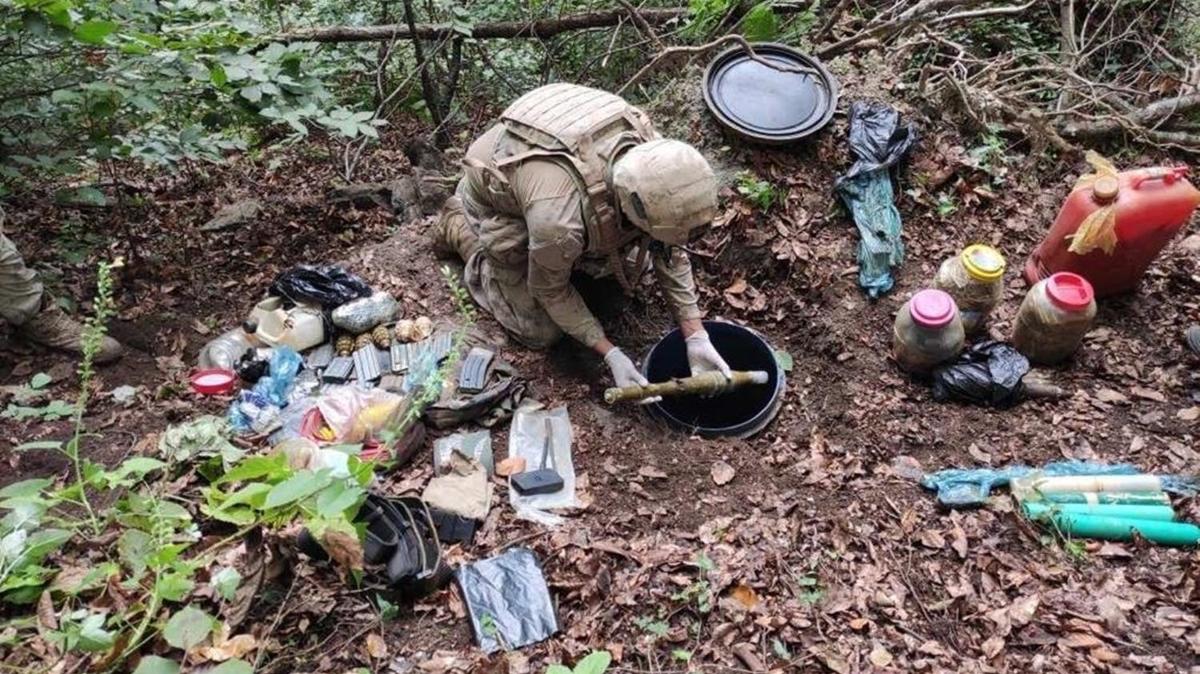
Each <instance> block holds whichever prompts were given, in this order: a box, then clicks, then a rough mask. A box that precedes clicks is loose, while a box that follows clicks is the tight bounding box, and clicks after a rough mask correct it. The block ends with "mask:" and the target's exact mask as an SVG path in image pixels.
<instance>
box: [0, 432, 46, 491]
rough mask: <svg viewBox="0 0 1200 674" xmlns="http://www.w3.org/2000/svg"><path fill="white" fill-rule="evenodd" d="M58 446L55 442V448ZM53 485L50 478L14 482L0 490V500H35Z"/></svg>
mask: <svg viewBox="0 0 1200 674" xmlns="http://www.w3.org/2000/svg"><path fill="white" fill-rule="evenodd" d="M58 444H59V443H58V442H57V441H55V442H54V445H55V447H57V446H58ZM52 484H54V480H51V479H50V478H48V477H39V478H34V479H32V480H22V481H20V482H14V483H12V484H10V485H8V486H7V487H5V488H4V489H0V499H10V498H16V499H27V498H33V497H35V496H37V495H38V494H40V493H41V492H42V490H43V489H45V488H46V487H49V486H50V485H52Z"/></svg>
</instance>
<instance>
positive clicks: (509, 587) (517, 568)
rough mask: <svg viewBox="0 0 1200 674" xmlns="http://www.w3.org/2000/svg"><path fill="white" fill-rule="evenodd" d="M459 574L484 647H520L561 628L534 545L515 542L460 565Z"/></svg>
mask: <svg viewBox="0 0 1200 674" xmlns="http://www.w3.org/2000/svg"><path fill="white" fill-rule="evenodd" d="M456 575H457V577H458V586H459V588H460V589H461V590H462V595H463V601H464V602H465V603H466V605H467V613H468V614H469V615H470V618H471V627H472V628H473V629H474V631H475V641H476V642H478V643H479V647H480V648H482V649H483V652H484V653H488V654H491V653H495V652H496V651H499V650H501V649H503V650H506V651H509V650H516V649H518V648H521V647H523V646H528V645H530V644H536V643H538V642H539V641H543V640H545V639H548V638H550V637H551V636H553V635H554V633H555V632H557V631H558V618H557V617H556V616H555V614H554V600H553V599H551V598H550V588H549V587H547V585H546V577H545V576H543V575H542V568H541V567H540V566H539V565H538V561H537V557H535V556H534V555H533V551H532V550H530V549H528V548H514V549H512V550H509V551H508V552H505V553H504V554H502V555H499V556H497V557H492V558H491V559H485V560H482V561H478V562H475V563H474V564H466V565H464V566H462V567H459V569H458V571H457V572H456Z"/></svg>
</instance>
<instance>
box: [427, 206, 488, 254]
mask: <svg viewBox="0 0 1200 674" xmlns="http://www.w3.org/2000/svg"><path fill="white" fill-rule="evenodd" d="M430 236H431V237H432V238H433V250H434V252H435V253H437V254H438V255H440V256H443V257H445V256H449V255H457V256H458V257H460V258H462V260H463V262H466V261H467V260H469V259H470V258H471V256H472V255H474V254H475V252H476V251H478V250H479V235H478V234H476V233H475V231H474V230H473V229H471V225H470V224H469V223H468V222H467V214H466V213H465V212H463V207H462V202H461V201H459V199H458V197H451V198H450V199H447V200H446V205H445V206H443V207H442V212H441V213H439V214H438V216H437V220H435V221H434V223H433V227H432V229H431V231H430Z"/></svg>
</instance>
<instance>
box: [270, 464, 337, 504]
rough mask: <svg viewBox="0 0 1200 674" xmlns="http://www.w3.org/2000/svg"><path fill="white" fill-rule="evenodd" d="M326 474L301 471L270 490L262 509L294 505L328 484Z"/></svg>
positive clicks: (327, 475)
mask: <svg viewBox="0 0 1200 674" xmlns="http://www.w3.org/2000/svg"><path fill="white" fill-rule="evenodd" d="M329 479H330V478H329V474H328V473H314V472H312V471H311V470H301V471H298V472H297V473H296V474H295V475H293V476H291V477H289V478H288V479H286V480H284V481H283V482H280V483H279V484H277V485H275V486H274V487H272V488H271V491H270V493H268V494H267V500H266V501H265V502H264V503H263V508H264V509H266V510H270V509H272V508H279V507H281V506H285V505H288V504H289V503H295V502H296V501H299V500H300V499H302V498H305V497H308V496H312V495H313V494H315V493H317V492H318V491H320V490H321V489H323V488H324V487H325V485H327V484H329Z"/></svg>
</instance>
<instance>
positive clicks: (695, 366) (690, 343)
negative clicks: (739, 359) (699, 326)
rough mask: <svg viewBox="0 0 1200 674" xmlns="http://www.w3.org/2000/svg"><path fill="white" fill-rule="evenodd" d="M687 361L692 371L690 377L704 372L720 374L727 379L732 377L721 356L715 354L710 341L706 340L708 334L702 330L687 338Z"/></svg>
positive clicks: (715, 351) (714, 348)
mask: <svg viewBox="0 0 1200 674" xmlns="http://www.w3.org/2000/svg"><path fill="white" fill-rule="evenodd" d="M686 342H687V359H688V366H689V367H690V368H691V369H692V376H693V377H695V376H696V375H698V374H703V373H705V372H714V371H716V372H720V373H721V374H723V375H725V378H726V379H729V378H730V377H731V376H732V375H731V374H730V371H729V365H728V364H727V363H726V362H725V359H724V358H722V357H721V354H719V353H717V349H716V347H714V346H713V343H712V340H711V339H709V338H708V333H707V332H705V331H704V330H700V331H698V332H694V333H692V335H691V336H690V337H688V338H687V340H686Z"/></svg>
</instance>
